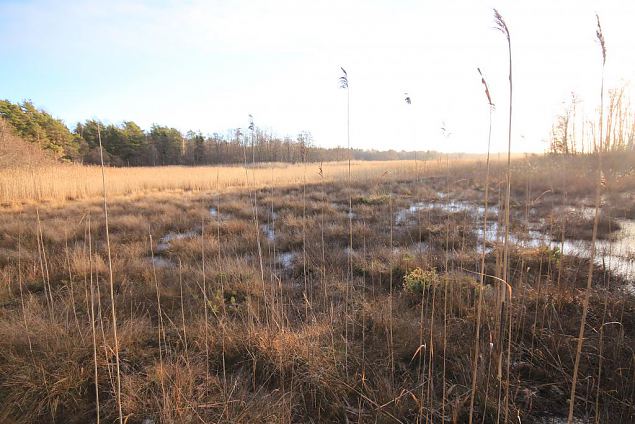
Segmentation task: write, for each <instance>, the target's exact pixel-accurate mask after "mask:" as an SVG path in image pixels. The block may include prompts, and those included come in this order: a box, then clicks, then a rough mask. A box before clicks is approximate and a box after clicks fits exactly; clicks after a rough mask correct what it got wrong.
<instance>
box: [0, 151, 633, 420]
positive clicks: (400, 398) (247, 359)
mask: <svg viewBox="0 0 635 424" xmlns="http://www.w3.org/2000/svg"><path fill="white" fill-rule="evenodd" d="M610 160H611V158H607V162H610ZM554 161H559V162H558V166H554ZM511 165H512V172H513V175H516V176H517V177H516V178H514V179H513V180H512V187H511V201H510V204H511V211H510V212H511V216H512V219H511V221H512V225H511V227H510V235H513V237H511V236H510V240H520V239H521V238H522V237H523V235H524V234H526V233H527V231H528V228H529V224H531V222H543V221H541V220H540V219H539V218H541V217H544V218H545V221H544V222H543V224H542V225H543V227H541V229H542V230H544V231H545V232H546V233H549V234H553V235H555V237H554V238H555V239H556V240H557V239H558V238H557V237H558V236H559V235H560V234H561V232H560V230H559V229H560V228H561V222H559V221H553V222H552V223H550V222H549V220H550V219H551V218H549V217H550V216H552V215H554V213H553V211H554V208H556V207H563V206H568V205H579V204H584V203H585V202H586V201H587V200H585V199H584V195H585V194H586V193H588V192H589V190H590V187H592V186H593V184H594V181H593V163H592V162H586V161H585V160H583V159H582V158H580V159H575V158H553V157H552V158H541V157H528V158H525V159H518V160H514V161H512V163H511ZM382 166H383V168H382ZM445 166H446V165H445V163H443V164H440V163H424V162H421V163H419V164H418V166H417V171H416V172H415V170H414V169H415V167H414V166H413V164H412V163H409V162H405V163H393V162H389V163H383V164H382V163H376V164H375V163H372V164H369V165H367V167H366V166H362V165H361V164H354V166H353V169H354V171H353V178H352V181H351V183H350V187H349V184H348V183H347V181H346V178H344V177H345V175H346V172H347V166H346V164H329V165H328V166H327V165H326V164H325V165H324V175H325V181H323V182H321V181H320V179H321V178H320V176H319V175H318V174H317V172H318V171H317V169H312V168H311V166H310V165H308V166H307V171H306V172H307V181H308V182H309V183H308V184H307V186H306V193H304V190H303V187H302V185H298V184H297V179H298V178H299V179H302V178H303V174H304V172H305V171H304V168H303V167H301V166H298V167H287V168H285V172H284V175H287V171H292V172H290V173H289V175H290V176H289V177H287V178H289V181H288V183H287V184H285V183H283V181H282V178H283V173H282V171H279V170H278V169H276V168H259V169H253V168H252V169H248V171H247V174H245V170H244V169H243V168H232V169H229V168H225V169H221V170H220V172H219V174H218V175H219V177H218V179H219V181H221V183H220V184H218V183H217V182H216V178H217V173H216V170H215V169H212V168H201V169H198V170H197V172H194V170H192V169H190V170H189V172H186V170H185V169H183V168H167V169H166V168H154V169H153V172H155V173H156V174H155V175H159V176H160V177H159V178H160V179H161V181H157V182H156V184H157V186H155V187H157V188H159V187H160V188H162V189H166V188H174V189H177V188H178V189H180V190H179V191H162V192H154V193H152V192H150V190H148V191H146V192H143V191H140V192H139V193H138V194H134V193H133V194H130V195H128V196H124V195H121V196H117V197H114V198H113V199H112V200H109V204H108V213H109V230H110V231H109V233H110V244H111V249H112V270H113V281H114V302H115V303H114V306H115V309H116V311H117V331H118V333H117V334H118V344H119V356H120V368H121V403H122V411H123V415H124V421H125V422H127V423H129V424H134V423H143V422H144V420H152V421H146V423H147V422H155V423H158V422H163V423H184V422H227V423H230V422H231V423H236V422H244V423H248V422H276V423H278V422H346V421H347V420H348V421H349V422H403V423H406V422H432V421H440V420H441V418H442V415H443V418H444V419H446V420H451V421H454V422H464V421H466V420H467V417H468V413H469V403H470V394H471V389H470V388H471V387H472V370H473V369H474V367H473V361H474V354H473V352H474V344H473V343H471V342H468V340H473V339H474V337H473V335H474V333H475V330H476V322H477V321H476V312H477V306H478V302H477V301H478V293H479V280H480V277H479V272H480V261H481V258H480V251H481V250H480V247H479V246H480V243H481V242H482V237H481V235H479V232H478V229H479V228H481V227H482V220H479V219H478V217H477V216H475V215H474V210H475V209H472V208H471V207H468V208H466V207H464V205H465V204H470V205H472V206H473V207H474V208H475V207H476V206H477V205H481V204H482V199H483V191H484V188H485V173H486V169H485V166H484V163H483V162H480V161H471V162H463V163H461V162H458V161H457V162H455V163H452V164H451V165H450V166H451V169H450V173H449V174H448V175H449V176H448V175H446V170H445ZM505 166H506V163H501V162H499V163H496V162H494V163H492V164H491V176H490V184H489V191H490V196H489V201H490V203H491V204H492V205H494V207H496V206H499V208H494V209H492V210H491V211H490V212H488V221H492V222H497V221H500V220H502V219H503V214H502V213H498V211H499V210H502V208H500V206H501V205H502V204H503V203H504V202H505V184H506V168H505ZM356 168H357V169H365V171H364V172H359V171H358V172H356V171H355V169H356ZM228 169H229V171H227V170H228ZM615 169H616V171H615V172H614V173H610V174H607V179H608V185H607V188H606V192H605V196H604V198H605V202H606V204H605V205H604V207H603V209H605V210H607V211H608V210H610V211H612V216H614V217H616V218H621V217H626V216H625V215H619V213H618V211H619V210H623V209H625V208H627V206H626V204H627V203H628V202H629V201H630V200H629V199H628V196H622V195H621V194H623V193H628V192H629V190H630V191H631V192H632V190H633V189H634V188H635V176H633V174H624V173H623V172H622V171H623V169H622V168H618V167H617V166H616V168H615ZM574 170H575V176H573V175H570V174H572V173H573V171H574ZM115 171H117V172H119V171H121V174H120V175H118V174H117V173H116V172H115ZM138 171H139V170H136V169H128V170H110V169H107V174H106V178H107V184H108V187H109V191H110V192H112V193H118V194H124V193H125V192H126V189H124V188H123V187H126V184H129V185H128V186H127V187H130V188H129V190H130V191H132V192H134V189H133V188H132V187H143V184H141V183H140V182H139V180H137V181H135V180H134V177H129V178H128V179H127V180H128V183H126V178H125V175H126V174H125V173H126V172H127V173H129V174H128V175H129V176H130V175H134V173H135V172H138ZM141 171H144V170H141ZM198 171H201V174H200V175H196V174H198ZM226 171H227V172H226ZM91 172H92V171H91ZM272 172H273V173H274V177H273V181H274V183H273V184H272V183H271V181H272V180H271V173H272ZM241 173H242V182H241V181H240V180H239V178H240V174H241ZM276 174H278V175H279V177H276ZM312 174H315V175H312ZM148 175H149V174H148ZM174 175H180V176H181V178H182V179H181V180H180V181H179V180H177V181H174V179H173V178H171V177H172V176H174ZM254 175H255V180H256V182H257V184H256V185H255V186H253V185H252V184H253V181H254V178H253V177H254ZM118 178H119V179H118ZM233 178H235V180H234V179H233ZM184 181H196V182H197V183H198V184H200V186H192V187H189V188H190V190H184V189H185V188H186V187H185V185H184V184H185V183H184ZM222 181H225V183H223V182H222ZM245 181H248V182H245ZM111 183H112V185H111ZM133 184H136V185H134V186H133ZM161 184H163V185H162V186H161ZM171 184H173V185H172V186H171ZM216 184H218V185H216ZM233 184H235V185H236V186H237V188H239V189H238V190H231V189H230V188H231V186H232V185H233ZM60 187H68V186H64V185H63V184H62V185H60ZM98 187H99V186H97V188H98ZM217 187H218V188H219V189H217ZM146 188H147V189H149V187H146ZM242 188H248V189H250V190H243V189H242ZM254 188H255V189H256V190H255V195H256V197H255V198H256V208H254V192H251V193H250V191H253V190H254ZM448 188H449V190H448ZM59 190H60V191H55V190H52V191H50V192H49V195H50V196H52V197H51V198H52V199H53V200H54V201H55V202H56V203H55V205H54V206H53V205H50V207H44V203H42V202H34V200H32V199H29V200H30V201H31V202H34V203H33V204H29V203H28V202H27V203H24V204H22V205H21V207H19V208H15V207H13V206H11V207H8V208H5V210H4V211H3V213H2V214H1V215H0V251H1V252H2V255H1V256H0V279H1V282H2V285H1V287H2V290H1V292H0V303H1V307H0V421H2V422H9V423H33V422H69V423H73V422H76V423H84V422H92V421H95V419H96V417H97V414H98V413H99V417H100V419H101V421H102V422H112V421H114V420H116V419H117V416H118V412H117V399H116V370H115V355H114V348H115V341H114V340H113V336H112V334H113V333H112V318H111V314H110V309H111V306H112V304H111V300H110V296H109V278H108V254H107V245H106V238H105V222H104V219H103V204H102V203H100V201H99V200H98V198H96V197H95V195H97V194H98V192H93V191H88V190H87V191H86V192H85V193H86V194H85V195H86V196H88V197H89V198H88V199H84V200H66V201H64V202H59V200H62V199H63V198H65V197H67V196H66V195H63V194H62V193H64V191H63V189H61V188H60V189H59ZM53 195H55V196H57V197H54V196H53ZM89 195H90V196H89ZM78 197H82V196H78ZM27 199H28V197H27ZM349 199H350V202H351V203H350V204H352V212H353V216H352V220H351V219H350V218H349V215H348V213H349ZM20 200H25V199H24V198H23V199H20ZM413 205H422V206H421V207H420V208H419V207H413ZM38 215H39V218H38ZM351 221H352V227H353V228H352V234H353V239H352V249H350V246H349V244H350V239H349V228H348V227H349V225H350V223H351ZM38 222H39V223H40V224H39V225H38ZM525 222H527V224H525ZM389 228H392V231H390V232H389ZM389 233H392V237H391V236H390V234H389ZM150 236H151V237H150ZM501 240H502V238H500V239H499V240H498V241H497V240H489V241H487V243H486V245H487V246H488V247H489V248H490V249H488V250H487V254H486V257H485V271H486V274H487V275H486V276H485V279H484V283H485V285H484V286H483V289H482V312H481V314H482V317H481V320H480V339H479V349H478V351H479V355H478V358H477V360H478V362H479V363H478V367H477V368H476V369H477V373H476V378H477V384H476V393H475V396H474V412H473V415H474V422H483V421H484V422H493V421H496V419H497V417H501V419H502V417H503V416H504V415H505V414H507V415H508V416H509V417H510V420H511V419H512V418H513V419H514V420H517V417H520V419H521V420H522V422H541V421H540V420H544V419H546V418H548V417H553V416H556V417H558V416H559V417H564V416H565V414H566V411H567V395H568V390H569V387H570V384H571V375H572V374H571V372H572V369H573V365H574V358H575V347H576V336H577V332H578V325H579V316H580V305H581V302H582V299H583V298H582V296H581V294H580V291H579V289H580V288H581V287H583V286H584V285H585V279H586V272H587V266H588V260H587V259H585V258H583V257H578V256H569V255H566V254H565V255H563V254H561V253H559V252H558V251H557V250H556V249H553V248H551V247H550V246H549V245H543V246H540V247H532V246H524V245H522V244H521V243H520V242H515V243H513V244H512V245H511V246H510V249H509V275H510V284H511V290H512V300H513V302H512V306H511V308H510V311H509V313H510V321H506V322H505V325H506V324H507V323H508V322H509V324H510V326H511V332H509V333H505V334H508V335H509V341H510V346H511V347H510V352H511V356H510V361H509V362H508V361H507V359H506V357H505V358H504V359H503V360H504V362H503V364H504V366H505V367H507V366H509V377H505V378H504V379H499V378H498V377H497V374H498V373H497V369H496V368H497V362H498V358H497V357H496V353H495V352H494V351H493V350H492V349H491V346H493V345H492V343H494V344H496V343H497V342H498V340H497V339H496V338H497V337H499V332H498V327H497V325H496V322H497V319H498V318H497V317H498V312H497V311H498V309H497V306H496V300H497V297H496V294H495V293H496V289H498V287H499V285H500V282H499V281H497V280H496V279H495V278H493V277H491V275H494V274H495V273H496V270H497V269H498V267H499V266H500V263H501V258H502V256H501V255H502V242H501ZM203 258H204V259H203ZM349 261H350V264H351V266H352V277H349V276H348V268H349ZM418 270H420V271H418ZM592 282H593V285H592V287H593V289H592V292H591V296H590V303H589V313H588V319H587V332H586V338H585V343H584V348H583V349H582V352H581V359H580V365H579V367H580V373H579V375H580V378H579V383H578V387H577V397H576V416H578V417H579V418H581V419H587V418H588V417H594V416H598V417H599V420H600V422H606V421H612V422H616V423H618V422H630V421H632V420H633V418H635V416H634V414H635V409H634V408H635V405H634V403H633V398H634V396H635V391H634V390H635V387H634V386H633V384H632V382H633V381H634V377H635V371H634V370H635V363H634V358H635V356H634V350H635V321H633V319H634V318H633V317H635V299H634V298H633V297H632V296H629V295H626V294H625V293H624V292H623V291H622V290H621V287H622V286H624V284H626V283H627V281H625V280H624V278H622V277H620V276H619V275H618V274H616V273H613V272H612V269H610V268H609V267H608V266H607V267H606V268H604V267H596V269H595V270H594V273H593V278H592ZM157 302H158V303H157ZM444 305H445V307H444ZM391 306H392V307H391ZM600 330H601V331H600ZM600 334H601V336H600ZM609 341H610V342H609ZM506 342H507V339H506ZM600 358H601V361H602V370H601V375H600V376H599V378H598V365H599V360H600ZM504 375H505V376H506V374H504ZM507 378H508V381H509V400H508V402H507V403H506V402H504V399H502V398H500V397H499V387H501V385H502V387H503V390H505V385H506V384H507ZM96 388H97V391H96ZM97 394H98V398H97ZM596 397H597V405H596ZM97 399H98V401H97ZM505 405H507V407H506V408H507V410H505ZM98 406H99V412H97V407H98Z"/></svg>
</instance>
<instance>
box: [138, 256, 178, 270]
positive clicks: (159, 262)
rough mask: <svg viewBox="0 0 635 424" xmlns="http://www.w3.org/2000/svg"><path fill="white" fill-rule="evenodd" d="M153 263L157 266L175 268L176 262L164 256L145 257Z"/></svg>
mask: <svg viewBox="0 0 635 424" xmlns="http://www.w3.org/2000/svg"><path fill="white" fill-rule="evenodd" d="M145 259H146V260H147V261H148V262H149V263H150V264H151V265H154V266H155V267H157V268H174V266H175V265H174V262H172V261H171V260H169V259H168V258H164V257H163V256H155V257H146V258H145Z"/></svg>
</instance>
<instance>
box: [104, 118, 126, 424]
mask: <svg viewBox="0 0 635 424" xmlns="http://www.w3.org/2000/svg"><path fill="white" fill-rule="evenodd" d="M97 139H98V140H99V161H100V165H101V184H102V191H103V198H104V221H105V229H106V248H107V252H108V281H109V283H110V312H111V315H112V335H113V338H114V339H115V349H114V351H115V370H116V384H117V390H116V393H115V395H116V397H117V412H118V413H119V424H123V422H124V421H123V410H122V408H121V371H120V369H119V338H118V337H117V312H116V308H115V284H114V280H113V273H112V255H111V252H110V231H109V229H108V201H107V196H106V171H105V170H104V148H103V146H102V145H101V130H100V128H99V124H97Z"/></svg>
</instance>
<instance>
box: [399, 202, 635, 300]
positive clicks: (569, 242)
mask: <svg viewBox="0 0 635 424" xmlns="http://www.w3.org/2000/svg"><path fill="white" fill-rule="evenodd" d="M434 209H437V210H440V211H443V212H446V213H457V212H465V213H468V214H469V215H470V216H471V217H472V218H473V219H474V225H475V230H474V232H475V234H476V237H477V240H478V249H479V251H481V252H482V251H483V249H485V252H487V253H489V252H491V251H492V250H493V247H492V246H494V245H495V244H496V243H500V242H502V240H503V237H504V234H503V230H504V228H500V227H499V225H498V222H496V220H495V217H496V216H497V214H498V212H499V210H498V207H496V206H492V207H489V208H488V211H489V215H490V216H491V217H492V220H491V221H489V222H488V224H487V227H486V228H485V230H483V228H482V224H481V220H482V218H483V214H484V213H485V207H484V206H482V205H477V204H474V203H470V202H466V201H449V202H445V203H436V202H417V203H414V204H412V205H411V206H410V207H408V208H405V209H401V210H399V211H397V213H396V214H395V223H396V224H397V225H405V224H407V222H408V220H409V219H410V218H411V217H412V216H414V215H415V214H416V213H418V212H419V211H422V210H428V211H429V210H434ZM557 211H560V212H563V213H576V214H578V215H580V216H582V217H583V218H584V219H593V217H594V215H595V209H594V208H589V207H581V208H576V207H571V206H568V207H560V208H558V209H557ZM616 221H617V223H618V224H619V225H620V228H621V229H620V231H617V232H615V233H614V234H612V235H611V237H610V238H609V239H603V240H597V241H596V243H595V247H596V252H595V258H594V262H595V264H596V265H598V266H602V267H605V268H606V269H608V270H610V271H611V272H612V273H613V274H614V275H617V276H619V277H622V278H624V279H625V280H627V281H628V282H629V283H630V284H629V286H628V287H627V290H628V291H629V292H631V293H634V294H635V220H630V219H617V220H616ZM509 241H510V243H512V244H514V245H517V246H522V247H526V248H536V247H541V246H547V247H549V248H552V249H556V248H557V249H559V250H560V251H561V252H562V253H563V254H564V255H569V256H577V257H579V258H590V257H591V253H592V251H591V250H592V244H591V242H590V241H588V240H573V239H565V240H564V243H562V242H561V241H555V240H553V239H552V237H550V236H549V234H547V233H546V232H543V231H539V230H536V229H531V230H529V231H526V232H522V233H516V232H512V233H510V234H509Z"/></svg>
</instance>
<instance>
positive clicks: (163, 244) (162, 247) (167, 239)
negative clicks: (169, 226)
mask: <svg viewBox="0 0 635 424" xmlns="http://www.w3.org/2000/svg"><path fill="white" fill-rule="evenodd" d="M198 235H199V233H198V230H191V231H187V232H185V233H167V234H166V235H164V236H163V237H161V239H160V240H159V243H158V244H157V247H156V249H155V252H157V253H161V252H165V251H166V250H168V249H169V248H170V244H171V243H172V242H173V241H174V240H184V239H188V238H194V237H196V236H198Z"/></svg>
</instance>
